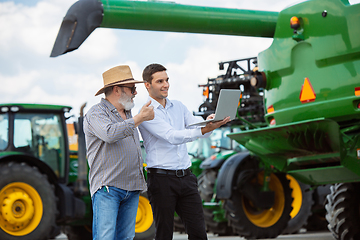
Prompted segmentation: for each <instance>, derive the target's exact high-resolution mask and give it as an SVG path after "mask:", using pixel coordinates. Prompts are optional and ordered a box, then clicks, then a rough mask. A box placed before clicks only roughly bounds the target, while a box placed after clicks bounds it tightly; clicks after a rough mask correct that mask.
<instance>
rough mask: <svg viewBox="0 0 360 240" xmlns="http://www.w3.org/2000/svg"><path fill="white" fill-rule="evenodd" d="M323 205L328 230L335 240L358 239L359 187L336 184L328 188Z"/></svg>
mask: <svg viewBox="0 0 360 240" xmlns="http://www.w3.org/2000/svg"><path fill="white" fill-rule="evenodd" d="M330 190H331V193H330V194H329V195H328V196H327V199H328V203H327V204H326V205H325V209H326V212H327V213H326V220H327V221H328V223H329V225H328V228H329V230H330V232H331V233H332V234H333V236H334V238H335V239H340V240H350V239H360V229H359V224H358V223H359V222H360V213H359V212H360V185H359V183H338V184H335V186H331V187H330Z"/></svg>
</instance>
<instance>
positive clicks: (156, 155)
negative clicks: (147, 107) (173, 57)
mask: <svg viewBox="0 0 360 240" xmlns="http://www.w3.org/2000/svg"><path fill="white" fill-rule="evenodd" d="M148 100H151V106H153V107H154V112H155V117H154V119H153V120H150V121H144V122H142V123H141V124H140V125H139V130H140V132H141V135H142V138H143V141H144V146H145V150H146V164H147V168H162V169H169V170H178V169H186V168H188V167H190V166H191V161H190V158H189V155H188V152H187V148H186V143H187V142H191V141H194V140H196V139H198V138H204V137H208V136H210V134H211V132H209V133H206V134H204V135H202V133H201V127H199V126H193V127H189V128H186V127H187V126H188V125H189V124H192V123H196V122H200V121H203V119H202V118H201V117H196V116H194V115H193V114H192V113H191V112H190V111H189V110H188V109H187V108H186V107H185V105H184V104H182V103H181V102H179V101H176V100H172V101H170V100H169V99H168V98H166V105H165V108H164V107H163V106H162V105H161V104H160V103H159V102H157V101H156V100H154V99H153V98H151V97H149V99H148Z"/></svg>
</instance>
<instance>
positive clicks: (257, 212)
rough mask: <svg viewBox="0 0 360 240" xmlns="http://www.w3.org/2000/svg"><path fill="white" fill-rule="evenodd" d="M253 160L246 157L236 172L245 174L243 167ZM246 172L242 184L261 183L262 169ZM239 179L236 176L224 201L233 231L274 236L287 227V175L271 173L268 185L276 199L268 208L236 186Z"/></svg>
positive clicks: (245, 168)
mask: <svg viewBox="0 0 360 240" xmlns="http://www.w3.org/2000/svg"><path fill="white" fill-rule="evenodd" d="M252 160H253V159H251V158H249V159H248V160H245V161H244V162H243V163H242V165H241V166H240V168H239V169H240V171H239V172H238V174H237V176H239V177H241V176H244V175H248V174H247V173H246V171H247V170H249V169H251V168H253V166H254V162H253V161H252ZM243 171H244V172H243ZM242 173H244V174H242ZM248 176H249V178H248V180H247V181H246V182H245V183H243V184H244V185H248V186H249V185H250V186H254V188H258V187H259V186H260V187H261V186H262V185H263V178H264V174H263V171H261V172H258V173H256V174H255V175H253V176H251V175H248ZM238 183H239V180H238V181H237V184H236V185H237V186H234V188H233V192H232V194H231V197H230V198H229V199H227V200H225V203H224V207H225V210H226V217H227V219H228V221H229V222H230V225H231V226H232V227H233V230H234V232H235V233H237V234H239V235H240V236H243V237H245V238H275V237H277V236H278V235H280V234H281V233H282V231H283V230H284V229H285V228H286V226H287V223H288V221H289V220H290V212H291V211H292V206H291V204H292V197H291V188H290V186H289V180H288V179H287V178H286V175H285V174H282V173H277V174H274V173H272V174H271V175H270V181H269V188H270V189H271V190H272V191H274V193H275V201H274V205H273V206H272V207H271V208H269V209H262V208H258V207H256V206H255V205H254V204H253V202H251V201H250V200H249V199H248V198H247V197H246V196H245V195H243V194H242V193H241V191H240V190H238V189H239V187H240V184H238ZM240 189H241V188H240Z"/></svg>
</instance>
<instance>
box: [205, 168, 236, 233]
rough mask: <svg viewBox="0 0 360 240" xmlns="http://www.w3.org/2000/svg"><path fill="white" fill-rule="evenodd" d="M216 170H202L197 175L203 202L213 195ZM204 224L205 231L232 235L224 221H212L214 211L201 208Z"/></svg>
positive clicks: (208, 200)
mask: <svg viewBox="0 0 360 240" xmlns="http://www.w3.org/2000/svg"><path fill="white" fill-rule="evenodd" d="M217 174H218V171H217V170H213V169H210V170H204V171H203V172H202V173H201V174H200V175H199V177H198V185H199V193H200V197H201V199H202V200H203V201H205V202H210V201H211V200H212V198H213V195H214V186H215V181H216V178H217ZM203 211H204V218H205V226H206V230H207V232H211V233H214V234H218V235H219V236H231V235H234V233H233V231H232V228H231V227H230V226H228V223H227V221H226V222H216V221H214V217H215V216H214V213H213V210H212V209H207V208H203Z"/></svg>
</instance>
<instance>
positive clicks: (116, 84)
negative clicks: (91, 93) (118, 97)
mask: <svg viewBox="0 0 360 240" xmlns="http://www.w3.org/2000/svg"><path fill="white" fill-rule="evenodd" d="M144 82H145V81H138V80H126V81H122V82H121V83H112V84H108V85H106V86H104V87H103V88H101V89H100V90H99V91H97V93H96V94H95V96H97V95H99V94H102V93H104V91H105V89H106V88H108V87H112V86H119V85H124V84H128V83H135V84H136V83H144Z"/></svg>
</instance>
